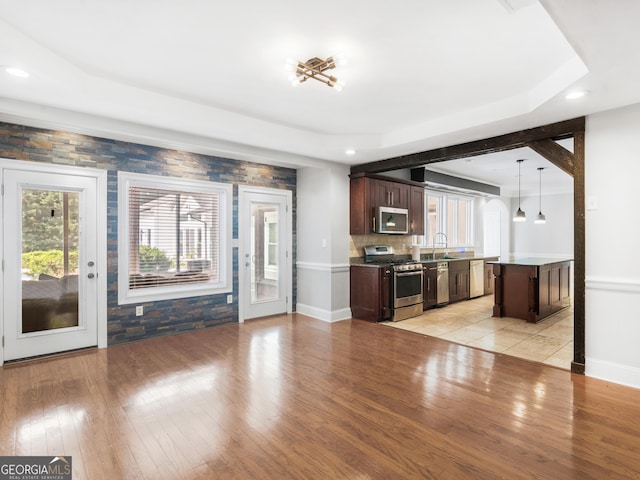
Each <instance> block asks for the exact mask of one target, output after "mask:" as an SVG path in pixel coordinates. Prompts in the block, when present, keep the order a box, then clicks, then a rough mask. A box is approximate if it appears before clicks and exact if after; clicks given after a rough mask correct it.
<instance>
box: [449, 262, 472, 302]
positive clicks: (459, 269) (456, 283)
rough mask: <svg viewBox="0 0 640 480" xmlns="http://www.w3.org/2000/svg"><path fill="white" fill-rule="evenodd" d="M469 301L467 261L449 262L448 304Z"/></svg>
mask: <svg viewBox="0 0 640 480" xmlns="http://www.w3.org/2000/svg"><path fill="white" fill-rule="evenodd" d="M468 299H469V260H456V261H454V262H449V303H454V302H459V301H461V300H468Z"/></svg>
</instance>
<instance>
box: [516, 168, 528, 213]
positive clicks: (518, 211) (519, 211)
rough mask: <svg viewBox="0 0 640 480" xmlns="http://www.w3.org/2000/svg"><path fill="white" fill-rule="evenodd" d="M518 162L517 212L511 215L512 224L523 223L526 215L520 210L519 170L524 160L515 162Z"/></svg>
mask: <svg viewBox="0 0 640 480" xmlns="http://www.w3.org/2000/svg"><path fill="white" fill-rule="evenodd" d="M516 161H517V162H518V210H516V213H515V214H514V215H513V221H514V222H524V221H525V220H526V219H527V216H526V214H525V213H524V211H523V210H522V208H520V176H521V175H520V168H521V166H522V162H524V160H522V159H520V160H516Z"/></svg>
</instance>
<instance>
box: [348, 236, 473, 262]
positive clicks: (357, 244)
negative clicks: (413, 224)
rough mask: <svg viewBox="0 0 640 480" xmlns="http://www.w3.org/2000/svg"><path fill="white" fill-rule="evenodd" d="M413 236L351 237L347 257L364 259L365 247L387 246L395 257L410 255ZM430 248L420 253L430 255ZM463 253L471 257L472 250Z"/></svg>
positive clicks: (455, 250) (426, 247) (465, 250)
mask: <svg viewBox="0 0 640 480" xmlns="http://www.w3.org/2000/svg"><path fill="white" fill-rule="evenodd" d="M412 237H413V235H385V234H376V233H372V234H370V235H351V237H350V241H349V257H350V258H355V257H364V251H363V248H364V247H365V246H366V245H388V246H391V247H393V250H394V251H395V253H396V255H411V245H412V243H411V241H412ZM432 250H433V249H432V247H431V246H423V247H422V248H421V253H422V254H425V253H431V252H432ZM460 250H461V249H460V248H455V247H450V248H449V249H448V251H449V253H455V252H459V251H460ZM444 251H445V249H444V247H441V246H438V247H437V248H436V254H438V253H444ZM463 251H464V252H465V254H464V255H462V256H465V257H466V256H467V254H469V255H470V256H473V249H468V248H467V249H463Z"/></svg>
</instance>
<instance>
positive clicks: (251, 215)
mask: <svg viewBox="0 0 640 480" xmlns="http://www.w3.org/2000/svg"><path fill="white" fill-rule="evenodd" d="M266 191H269V192H274V193H261V192H266ZM290 194H291V192H287V191H282V192H279V191H273V190H268V189H255V190H254V189H251V188H250V187H244V188H240V190H239V200H240V219H239V221H240V237H241V245H242V248H241V251H240V260H241V262H242V263H241V275H240V281H241V282H242V288H241V289H240V291H241V296H242V298H240V302H241V305H242V308H243V312H242V319H247V318H255V317H263V316H267V315H275V314H278V313H285V312H287V308H288V304H287V295H288V291H289V290H290V277H291V274H290V270H291V260H290V259H289V258H288V256H287V245H288V243H289V239H288V235H290V233H288V232H289V227H288V225H287V223H288V221H289V216H288V215H287V202H288V201H289V196H290Z"/></svg>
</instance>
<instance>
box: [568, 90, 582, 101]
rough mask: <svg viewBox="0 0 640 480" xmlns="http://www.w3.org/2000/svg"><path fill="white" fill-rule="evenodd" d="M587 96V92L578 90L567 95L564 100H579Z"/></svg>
mask: <svg viewBox="0 0 640 480" xmlns="http://www.w3.org/2000/svg"><path fill="white" fill-rule="evenodd" d="M585 94H586V92H584V91H582V90H576V91H575V92H570V93H567V95H566V96H565V97H564V98H566V99H567V100H576V99H578V98H582V97H584V96H585Z"/></svg>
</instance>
